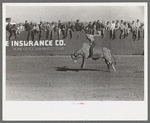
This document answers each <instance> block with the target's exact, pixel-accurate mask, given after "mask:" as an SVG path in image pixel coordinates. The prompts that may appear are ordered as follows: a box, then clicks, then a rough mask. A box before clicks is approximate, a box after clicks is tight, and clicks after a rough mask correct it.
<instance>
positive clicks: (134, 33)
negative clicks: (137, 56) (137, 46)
mask: <svg viewBox="0 0 150 123" xmlns="http://www.w3.org/2000/svg"><path fill="white" fill-rule="evenodd" d="M131 32H132V39H133V40H135V39H136V26H135V22H134V21H132V24H131Z"/></svg>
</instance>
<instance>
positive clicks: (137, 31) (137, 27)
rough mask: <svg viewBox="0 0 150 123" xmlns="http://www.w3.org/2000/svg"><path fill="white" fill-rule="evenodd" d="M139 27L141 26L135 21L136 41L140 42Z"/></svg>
mask: <svg viewBox="0 0 150 123" xmlns="http://www.w3.org/2000/svg"><path fill="white" fill-rule="evenodd" d="M140 26H141V24H140V21H139V19H137V22H136V23H135V27H136V33H137V38H138V40H140Z"/></svg>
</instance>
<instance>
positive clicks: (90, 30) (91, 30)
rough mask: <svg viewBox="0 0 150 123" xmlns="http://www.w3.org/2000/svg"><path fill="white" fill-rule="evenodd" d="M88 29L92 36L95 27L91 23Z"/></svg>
mask: <svg viewBox="0 0 150 123" xmlns="http://www.w3.org/2000/svg"><path fill="white" fill-rule="evenodd" d="M88 27H89V34H92V33H93V25H92V23H91V22H89V24H88Z"/></svg>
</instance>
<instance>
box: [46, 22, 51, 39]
mask: <svg viewBox="0 0 150 123" xmlns="http://www.w3.org/2000/svg"><path fill="white" fill-rule="evenodd" d="M50 36H51V26H50V24H49V22H47V24H46V39H50Z"/></svg>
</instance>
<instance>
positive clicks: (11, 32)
mask: <svg viewBox="0 0 150 123" xmlns="http://www.w3.org/2000/svg"><path fill="white" fill-rule="evenodd" d="M6 30H7V31H8V32H9V33H10V35H9V40H10V38H11V36H12V34H13V30H12V24H11V23H10V22H8V24H7V25H6Z"/></svg>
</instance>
